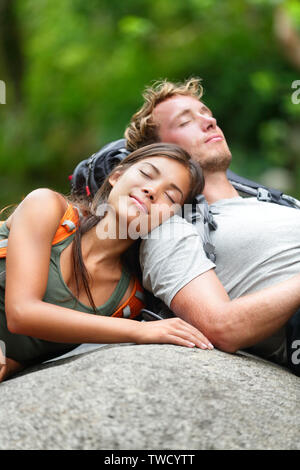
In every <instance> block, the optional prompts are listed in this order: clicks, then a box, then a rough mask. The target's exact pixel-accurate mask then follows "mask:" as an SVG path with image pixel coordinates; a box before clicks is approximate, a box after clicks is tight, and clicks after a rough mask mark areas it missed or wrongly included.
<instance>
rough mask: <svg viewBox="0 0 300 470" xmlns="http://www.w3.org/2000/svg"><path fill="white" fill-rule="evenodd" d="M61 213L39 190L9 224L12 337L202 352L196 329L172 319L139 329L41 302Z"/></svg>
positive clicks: (56, 201)
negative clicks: (174, 346)
mask: <svg viewBox="0 0 300 470" xmlns="http://www.w3.org/2000/svg"><path fill="white" fill-rule="evenodd" d="M65 210H66V202H65V200H64V198H63V197H62V196H60V195H59V194H57V193H55V192H53V191H51V190H48V189H39V190H36V191H34V192H32V193H31V194H30V195H29V196H27V197H26V198H25V199H24V201H23V202H22V203H21V204H20V205H19V206H18V208H17V209H16V211H15V212H14V214H13V217H12V218H11V220H10V235H9V241H8V249H7V260H6V293H5V308H6V315H7V324H8V328H9V330H10V331H11V332H12V333H16V334H23V335H28V336H33V337H36V338H40V339H44V340H47V341H55V342H64V343H68V342H69V343H114V342H135V343H157V342H158V343H173V344H180V345H182V346H194V345H196V346H198V347H200V348H202V347H207V345H208V344H209V342H208V340H207V339H206V338H205V337H204V336H203V335H202V334H201V333H200V332H199V331H198V330H197V329H196V328H194V327H193V326H191V325H188V324H187V323H186V322H184V321H183V320H180V319H177V318H175V319H171V320H162V321H159V322H146V323H140V322H137V321H134V320H128V319H123V318H110V317H101V316H97V315H89V314H86V313H82V312H77V311H75V310H71V309H68V308H64V307H59V306H56V305H52V304H49V303H46V302H44V301H43V300H42V299H43V297H44V294H45V290H46V287H47V280H48V272H49V263H50V255H51V244H52V240H53V237H54V235H55V233H56V230H57V228H58V225H59V222H60V220H61V218H62V216H63V214H64V212H65ZM203 343H205V346H203Z"/></svg>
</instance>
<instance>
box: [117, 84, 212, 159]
mask: <svg viewBox="0 0 300 470" xmlns="http://www.w3.org/2000/svg"><path fill="white" fill-rule="evenodd" d="M200 81H201V79H200V78H196V77H193V78H189V79H187V80H185V81H184V82H183V83H173V82H169V81H167V80H160V81H157V82H155V83H154V84H153V85H152V86H149V87H147V88H146V89H145V91H144V93H143V98H144V104H143V106H142V107H141V108H140V109H139V110H138V111H137V112H136V113H135V114H134V115H133V116H132V118H131V121H130V123H129V126H128V127H127V129H126V131H125V139H126V140H127V148H128V150H131V151H132V150H136V149H137V148H139V147H143V146H144V145H148V144H152V143H155V142H158V141H159V136H158V127H157V124H155V122H154V121H153V118H152V113H153V110H154V108H155V107H156V106H157V105H158V104H159V103H161V102H162V101H165V100H167V99H168V98H172V97H173V96H175V95H183V96H192V97H194V98H197V99H198V100H200V99H201V97H202V95H203V88H202V86H201V84H200Z"/></svg>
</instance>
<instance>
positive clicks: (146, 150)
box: [69, 142, 204, 311]
mask: <svg viewBox="0 0 300 470" xmlns="http://www.w3.org/2000/svg"><path fill="white" fill-rule="evenodd" d="M151 157H166V158H170V159H172V160H176V161H178V162H180V163H181V164H182V165H183V166H184V167H185V168H186V169H187V170H188V171H189V174H190V192H189V194H188V196H187V198H186V200H185V201H184V202H185V203H191V202H192V201H193V199H194V198H195V196H196V195H197V194H200V193H201V192H202V191H203V188H204V177H203V173H202V170H201V168H200V166H199V164H198V163H196V162H194V161H193V160H192V159H191V157H190V155H189V154H188V152H186V151H185V150H183V149H182V148H181V147H179V146H178V145H175V144H167V143H161V142H160V143H156V144H151V145H147V146H144V147H141V148H139V149H137V150H135V151H134V152H132V153H131V154H130V155H128V156H127V157H125V158H124V160H122V162H121V163H120V164H118V165H117V166H116V167H115V168H114V169H113V171H112V172H111V174H110V175H109V176H108V177H107V178H106V179H105V181H104V183H103V184H102V186H101V187H100V189H99V190H98V191H97V193H96V195H95V197H94V199H93V201H92V202H91V203H89V202H88V200H86V199H78V198H74V197H73V198H70V199H69V200H70V202H71V203H72V204H75V205H77V207H78V208H79V209H80V210H81V212H82V217H81V220H80V222H79V226H78V229H77V230H76V232H75V238H74V243H73V250H72V259H73V273H74V281H75V286H76V291H77V296H79V292H80V289H81V287H83V288H84V290H85V292H86V294H87V297H88V299H89V301H90V304H91V306H92V308H93V309H94V311H96V305H95V303H94V300H93V297H92V294H91V291H90V287H89V284H90V281H91V279H90V275H89V273H88V271H87V269H86V267H85V264H84V260H83V257H82V252H81V237H82V235H84V234H85V233H87V232H88V231H89V230H91V229H92V228H93V227H95V226H96V225H97V224H98V222H99V221H100V220H101V218H102V216H99V215H97V208H98V207H99V206H100V205H101V204H105V203H106V202H107V200H108V197H109V194H110V191H111V189H112V186H111V184H110V182H109V179H110V177H111V175H113V174H114V173H115V172H116V171H120V170H121V171H126V169H127V168H129V167H131V166H132V165H134V164H135V163H138V162H139V161H141V160H144V159H146V158H151ZM140 242H141V240H140V239H139V240H137V241H136V242H135V243H134V245H133V246H131V247H130V249H129V250H127V252H126V253H125V254H124V255H123V257H122V262H123V263H124V264H125V265H126V266H127V268H128V269H129V271H130V272H132V273H133V274H135V275H136V276H137V277H138V278H139V279H141V271H140V266H139V259H138V248H139V244H140Z"/></svg>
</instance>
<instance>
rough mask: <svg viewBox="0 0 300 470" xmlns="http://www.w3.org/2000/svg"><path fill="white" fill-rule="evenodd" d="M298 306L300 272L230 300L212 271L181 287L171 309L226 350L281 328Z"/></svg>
mask: <svg viewBox="0 0 300 470" xmlns="http://www.w3.org/2000/svg"><path fill="white" fill-rule="evenodd" d="M299 306H300V275H297V276H294V277H292V278H290V279H288V280H286V281H283V282H281V283H279V284H275V285H274V286H272V287H268V288H265V289H263V290H260V291H257V292H255V293H253V294H248V295H245V296H243V297H240V298H238V299H235V300H230V299H229V297H228V296H227V293H226V292H225V289H224V288H223V286H222V284H221V282H220V281H219V279H218V277H217V276H216V274H215V272H214V271H213V270H210V271H207V272H205V273H203V274H201V275H200V276H198V277H197V278H195V279H193V280H192V281H191V282H189V283H188V284H187V285H186V286H184V287H183V288H182V289H181V290H180V291H179V292H178V293H177V294H176V295H175V297H174V298H173V300H172V302H171V305H170V307H171V309H172V310H173V312H174V313H175V314H176V315H177V316H179V317H180V318H182V319H184V320H185V321H187V322H189V323H191V324H192V325H193V326H195V327H196V328H198V329H199V330H201V332H202V333H203V334H204V335H205V336H207V337H208V338H209V340H210V341H211V342H212V343H213V345H214V346H216V347H217V348H219V349H221V350H222V351H226V352H235V351H237V350H238V349H242V348H247V347H250V346H253V345H254V344H256V343H258V342H260V341H262V340H264V339H266V338H268V337H269V336H271V335H272V334H273V333H275V332H276V331H277V330H278V329H279V328H281V327H282V326H283V325H284V324H285V323H286V322H287V321H288V319H289V318H290V317H291V316H292V315H293V314H294V313H295V311H296V310H297V309H298V307H299Z"/></svg>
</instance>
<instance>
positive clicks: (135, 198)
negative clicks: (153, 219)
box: [129, 195, 148, 214]
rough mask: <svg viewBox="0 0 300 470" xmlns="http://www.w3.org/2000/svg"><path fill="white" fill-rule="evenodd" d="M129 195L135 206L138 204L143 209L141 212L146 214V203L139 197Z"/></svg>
mask: <svg viewBox="0 0 300 470" xmlns="http://www.w3.org/2000/svg"><path fill="white" fill-rule="evenodd" d="M129 197H130V198H131V199H132V200H133V202H134V203H135V204H136V205H137V206H139V207H140V208H141V209H142V210H143V212H145V213H146V214H148V209H147V207H146V205H145V204H144V203H143V202H142V201H141V200H140V199H139V198H137V197H136V196H132V195H130V196H129Z"/></svg>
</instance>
